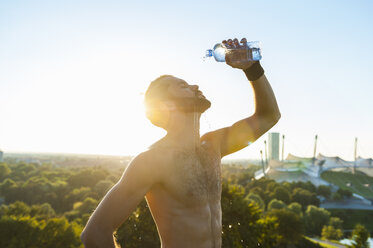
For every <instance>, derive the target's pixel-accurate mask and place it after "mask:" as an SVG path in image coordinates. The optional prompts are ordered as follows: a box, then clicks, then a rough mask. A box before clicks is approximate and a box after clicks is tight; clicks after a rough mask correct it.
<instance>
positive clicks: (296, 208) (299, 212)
mask: <svg viewBox="0 0 373 248" xmlns="http://www.w3.org/2000/svg"><path fill="white" fill-rule="evenodd" d="M288 209H289V210H290V211H292V212H294V213H295V214H297V215H298V216H299V217H302V216H303V212H302V205H300V204H299V203H298V202H292V203H290V204H289V205H288Z"/></svg>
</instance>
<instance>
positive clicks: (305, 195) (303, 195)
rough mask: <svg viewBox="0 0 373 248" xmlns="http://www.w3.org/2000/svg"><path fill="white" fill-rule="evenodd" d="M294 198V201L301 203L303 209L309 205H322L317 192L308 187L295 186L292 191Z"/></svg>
mask: <svg viewBox="0 0 373 248" xmlns="http://www.w3.org/2000/svg"><path fill="white" fill-rule="evenodd" d="M292 199H293V201H294V202H298V203H299V204H301V205H302V208H303V209H306V207H307V206H309V205H314V206H319V205H320V200H319V199H318V198H317V196H316V193H313V192H311V191H309V190H307V189H302V188H294V189H293V192H292Z"/></svg>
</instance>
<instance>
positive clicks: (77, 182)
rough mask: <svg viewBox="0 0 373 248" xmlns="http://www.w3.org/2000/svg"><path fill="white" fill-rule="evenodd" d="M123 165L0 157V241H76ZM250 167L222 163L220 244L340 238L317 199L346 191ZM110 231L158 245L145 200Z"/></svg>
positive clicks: (335, 221)
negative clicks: (262, 174)
mask: <svg viewBox="0 0 373 248" xmlns="http://www.w3.org/2000/svg"><path fill="white" fill-rule="evenodd" d="M123 169H124V168H123ZM123 169H121V170H117V169H116V170H110V169H108V168H102V167H93V168H86V167H84V168H79V167H75V168H65V167H63V168H61V167H56V166H52V165H50V164H43V165H36V164H30V163H22V162H21V163H0V203H2V205H1V206H0V247H9V248H13V247H17V248H21V247H46V248H48V247H55V248H58V247H61V248H62V247H72V248H73V247H82V244H81V242H80V239H79V235H80V233H81V231H82V229H83V227H84V225H85V223H86V222H87V220H88V218H89V216H90V214H91V213H92V211H93V210H94V209H95V208H96V206H97V204H98V203H99V201H100V200H101V198H102V197H103V196H104V195H105V193H106V192H107V191H108V190H109V189H110V188H111V187H112V186H113V185H114V184H115V183H116V182H117V181H118V179H119V178H120V176H121V174H122V171H123ZM256 169H257V168H255V167H249V168H243V167H242V166H237V165H224V166H223V171H222V175H223V187H222V202H221V204H222V210H223V219H222V222H223V234H222V235H223V236H222V237H223V247H249V248H251V247H258V244H259V246H260V247H288V246H289V245H291V246H292V247H307V248H312V247H320V246H318V245H317V244H314V243H312V242H310V241H309V240H308V239H306V238H304V235H309V236H322V237H324V238H327V239H333V240H338V239H340V238H341V237H342V235H343V233H342V228H343V221H342V220H341V219H339V218H338V217H334V216H331V215H330V213H329V212H328V211H326V210H325V209H322V208H319V204H320V200H319V199H320V198H321V197H324V198H331V197H335V195H336V194H339V195H338V197H342V198H343V197H350V193H349V192H345V191H343V190H340V191H337V192H334V193H332V191H331V189H330V188H329V187H327V186H320V187H315V186H314V185H313V184H311V183H309V182H308V183H302V182H297V183H288V182H284V183H277V182H275V181H273V180H269V179H265V178H263V179H260V180H253V179H252V177H253V173H254V171H255V170H256ZM363 231H364V230H363ZM115 236H116V239H117V241H118V242H119V243H120V244H121V246H122V247H123V248H124V247H126V248H127V247H128V248H135V247H141V248H143V247H160V241H159V238H158V234H157V229H156V226H155V224H154V222H153V220H152V217H151V214H150V212H149V210H148V208H147V206H146V203H145V201H142V202H141V204H140V205H139V206H138V208H137V209H136V210H135V211H134V213H133V214H132V215H130V217H129V219H128V220H127V221H126V222H125V223H124V224H123V225H122V226H121V227H120V228H119V229H118V230H117V232H116V234H115ZM355 236H356V235H355Z"/></svg>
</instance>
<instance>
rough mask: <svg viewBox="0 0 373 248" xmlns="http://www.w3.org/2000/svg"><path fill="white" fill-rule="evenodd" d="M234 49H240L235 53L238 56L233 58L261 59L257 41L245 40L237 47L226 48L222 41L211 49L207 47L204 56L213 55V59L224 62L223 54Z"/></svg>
mask: <svg viewBox="0 0 373 248" xmlns="http://www.w3.org/2000/svg"><path fill="white" fill-rule="evenodd" d="M235 50H240V51H241V52H238V53H237V55H238V56H234V59H235V60H239V61H259V60H261V59H262V52H261V48H260V43H259V41H250V42H246V43H244V44H243V45H241V46H239V47H237V48H234V47H231V48H227V47H226V46H225V45H224V44H223V43H218V44H216V45H215V46H214V48H213V49H208V50H207V51H206V55H205V57H206V58H208V57H214V58H215V60H216V61H218V62H225V55H226V54H227V53H230V52H233V51H235Z"/></svg>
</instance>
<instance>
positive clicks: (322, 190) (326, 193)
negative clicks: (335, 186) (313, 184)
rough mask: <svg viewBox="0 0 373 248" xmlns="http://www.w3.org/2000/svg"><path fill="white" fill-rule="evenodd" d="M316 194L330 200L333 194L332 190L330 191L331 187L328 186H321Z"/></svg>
mask: <svg viewBox="0 0 373 248" xmlns="http://www.w3.org/2000/svg"><path fill="white" fill-rule="evenodd" d="M316 192H317V194H318V195H321V196H323V197H325V198H326V199H329V198H330V196H331V194H332V190H331V189H330V187H329V186H326V185H320V186H319V187H318V188H317V191H316Z"/></svg>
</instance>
